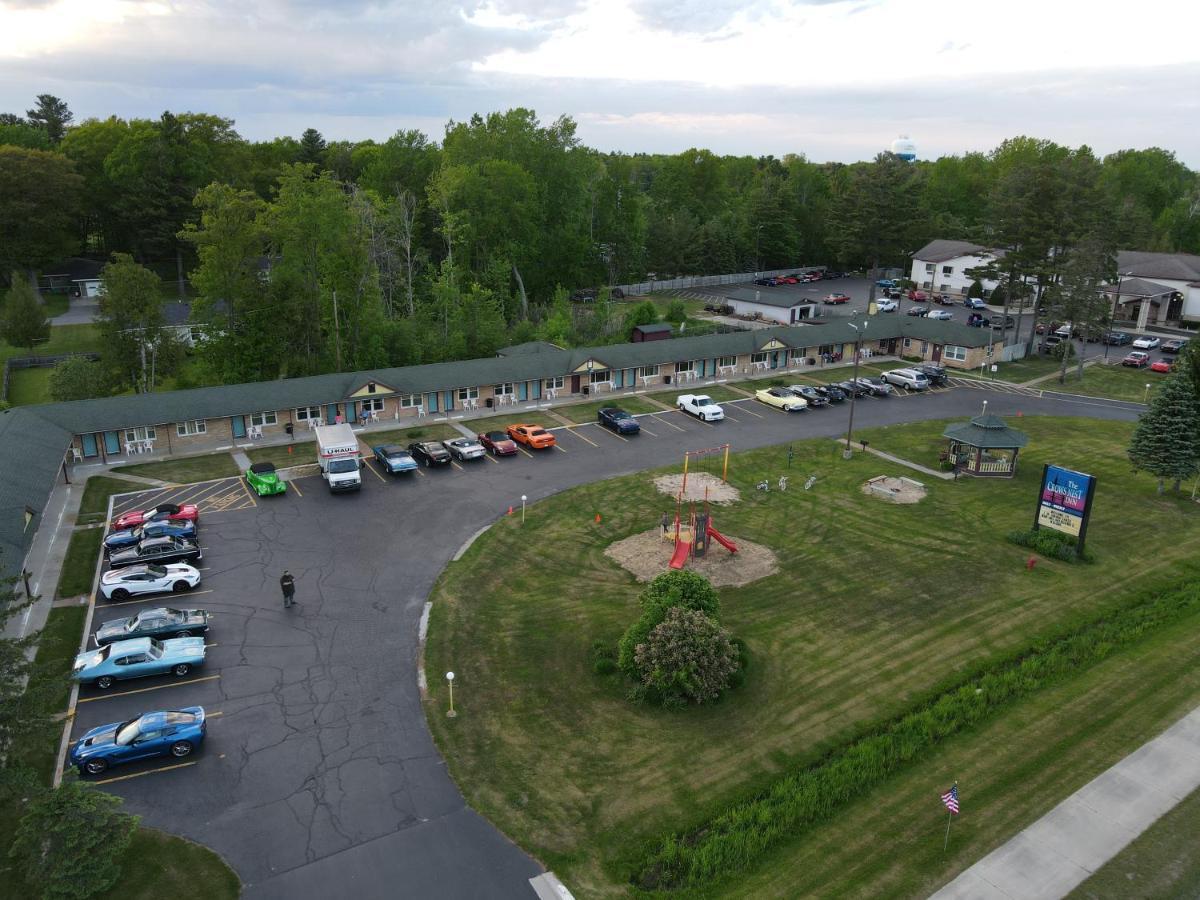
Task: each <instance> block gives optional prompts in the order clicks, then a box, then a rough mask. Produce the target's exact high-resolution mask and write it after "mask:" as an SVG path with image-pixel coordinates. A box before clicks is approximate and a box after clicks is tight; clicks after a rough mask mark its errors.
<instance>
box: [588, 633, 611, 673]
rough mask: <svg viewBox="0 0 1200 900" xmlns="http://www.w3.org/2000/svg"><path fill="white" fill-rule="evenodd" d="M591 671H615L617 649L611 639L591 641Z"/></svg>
mask: <svg viewBox="0 0 1200 900" xmlns="http://www.w3.org/2000/svg"><path fill="white" fill-rule="evenodd" d="M592 671H593V672H595V673H596V674H597V675H611V674H612V673H613V672H615V671H617V651H616V649H615V648H614V647H613V645H612V642H611V641H604V640H596V641H592Z"/></svg>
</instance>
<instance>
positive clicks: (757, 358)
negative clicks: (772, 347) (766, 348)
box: [750, 353, 767, 364]
mask: <svg viewBox="0 0 1200 900" xmlns="http://www.w3.org/2000/svg"><path fill="white" fill-rule="evenodd" d="M766 361H767V354H766V353H752V354H750V362H751V363H752V364H753V363H765V362H766Z"/></svg>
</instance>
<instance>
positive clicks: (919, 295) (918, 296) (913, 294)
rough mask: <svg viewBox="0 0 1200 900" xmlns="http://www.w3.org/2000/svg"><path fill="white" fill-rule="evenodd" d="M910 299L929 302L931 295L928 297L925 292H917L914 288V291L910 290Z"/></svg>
mask: <svg viewBox="0 0 1200 900" xmlns="http://www.w3.org/2000/svg"><path fill="white" fill-rule="evenodd" d="M908 299H909V300H917V301H924V300H928V299H929V295H928V294H926V293H925V292H924V291H918V290H916V289H915V288H912V289H910V290H909V292H908Z"/></svg>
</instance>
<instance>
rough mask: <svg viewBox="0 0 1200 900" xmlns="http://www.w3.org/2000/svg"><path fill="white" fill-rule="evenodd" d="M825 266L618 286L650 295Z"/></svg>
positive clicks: (628, 290)
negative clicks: (657, 292)
mask: <svg viewBox="0 0 1200 900" xmlns="http://www.w3.org/2000/svg"><path fill="white" fill-rule="evenodd" d="M824 268H825V266H792V267H791V268H789V269H768V270H765V271H762V272H734V273H731V274H728V275H684V276H682V277H680V278H665V279H662V280H659V279H657V278H653V279H650V280H649V281H639V282H637V283H636V284H618V285H615V287H619V288H620V289H621V290H623V291H624V292H625V293H626V294H649V293H650V292H651V291H669V290H672V289H675V288H693V287H718V286H720V285H725V284H745V283H746V282H747V281H753V280H754V279H755V278H771V277H773V276H775V275H791V274H793V273H795V272H807V271H809V270H810V269H824Z"/></svg>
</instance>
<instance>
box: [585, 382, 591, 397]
mask: <svg viewBox="0 0 1200 900" xmlns="http://www.w3.org/2000/svg"><path fill="white" fill-rule="evenodd" d="M591 392H592V386H591V385H590V384H585V385H584V386H583V396H585V397H586V396H587V395H588V394H590V393H591Z"/></svg>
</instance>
